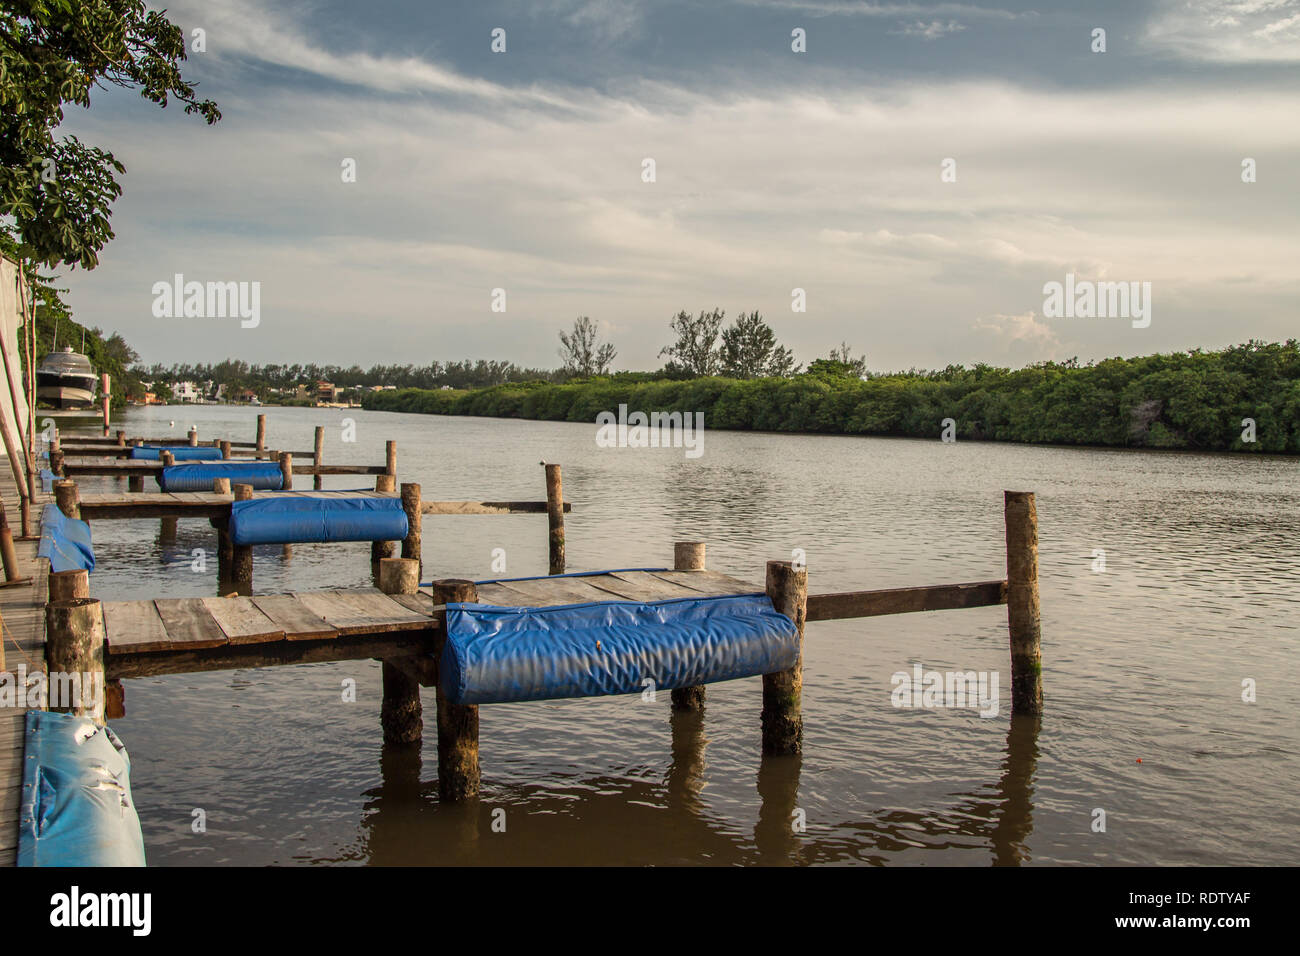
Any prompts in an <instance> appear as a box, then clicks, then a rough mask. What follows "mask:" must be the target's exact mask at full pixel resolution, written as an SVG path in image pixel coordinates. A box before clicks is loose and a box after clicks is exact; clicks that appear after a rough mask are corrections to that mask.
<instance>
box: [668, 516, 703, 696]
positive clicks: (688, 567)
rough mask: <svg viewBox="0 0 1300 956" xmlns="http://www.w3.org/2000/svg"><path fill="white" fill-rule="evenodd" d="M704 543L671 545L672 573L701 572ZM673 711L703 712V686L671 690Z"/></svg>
mask: <svg viewBox="0 0 1300 956" xmlns="http://www.w3.org/2000/svg"><path fill="white" fill-rule="evenodd" d="M704 551H705V548H704V542H703V541H678V542H676V543H674V544H673V570H674V571H703V570H704ZM672 696H673V710H703V709H704V685H703V684H697V685H695V686H693V687H676V688H674V689H673V695H672Z"/></svg>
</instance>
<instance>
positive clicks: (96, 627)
mask: <svg viewBox="0 0 1300 956" xmlns="http://www.w3.org/2000/svg"><path fill="white" fill-rule="evenodd" d="M45 664H46V668H47V669H48V671H49V677H50V682H51V684H50V701H49V703H50V710H53V711H59V712H62V713H71V714H76V715H77V716H79V717H89V718H90V719H91V720H93V721H94V722H95V723H96V724H98V725H99V726H101V727H102V726H103V725H104V693H103V689H104V615H103V612H102V611H101V609H100V606H99V601H97V600H95V599H94V598H77V599H75V600H72V601H58V602H56V603H52V604H47V605H46V606H45ZM74 675H75V680H73V679H71V678H73V677H74ZM87 679H89V682H90V684H91V686H89V687H87V686H85V685H86V682H87ZM55 681H58V682H59V683H58V684H55ZM96 684H97V685H98V690H99V691H100V692H99V693H95V690H96V687H95V685H96ZM56 689H57V690H58V691H59V692H56ZM74 689H76V690H80V692H81V693H80V695H79V699H75V700H67V699H62V698H64V694H63V693H62V691H64V690H69V691H70V690H74Z"/></svg>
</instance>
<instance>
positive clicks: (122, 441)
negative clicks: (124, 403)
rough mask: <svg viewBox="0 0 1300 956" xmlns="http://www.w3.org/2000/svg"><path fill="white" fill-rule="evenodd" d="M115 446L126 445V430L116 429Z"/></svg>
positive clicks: (121, 446)
mask: <svg viewBox="0 0 1300 956" xmlns="http://www.w3.org/2000/svg"><path fill="white" fill-rule="evenodd" d="M117 447H118V448H125V447H126V432H124V431H122V429H120V428H119V429H118V430H117Z"/></svg>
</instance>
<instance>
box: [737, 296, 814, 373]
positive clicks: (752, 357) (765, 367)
mask: <svg viewBox="0 0 1300 956" xmlns="http://www.w3.org/2000/svg"><path fill="white" fill-rule="evenodd" d="M795 370H796V369H795V364H794V355H793V354H792V353H791V352H790V350H789V349H787V348H785V347H784V346H781V345H778V344H777V342H776V333H775V332H773V331H772V327H771V326H770V325H768V324H767V323H766V322H764V321H763V317H762V316H761V315H759V314H758V312H757V311H754V312H750V313H749V314H748V315H746V314H745V313H744V312H742V313H741V314H740V315H739V316H738V317H737V319H736V322H735V324H734V325H732V326H730V327H729V328H727V329H725V330H724V331H723V333H722V374H723V375H728V376H730V377H732V378H768V377H785V376H788V375H792V374H794V372H795Z"/></svg>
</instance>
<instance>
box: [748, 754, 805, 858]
mask: <svg viewBox="0 0 1300 956" xmlns="http://www.w3.org/2000/svg"><path fill="white" fill-rule="evenodd" d="M802 768H803V757H802V756H801V755H799V754H797V753H794V754H781V755H769V754H764V755H763V757H762V759H761V760H760V761H759V764H758V795H759V797H760V799H761V800H762V804H761V805H760V806H759V808H758V822H757V823H755V824H754V846H755V847H756V848H757V850H758V860H759V862H760V863H768V864H771V863H802V862H803V836H802V834H801V833H800V832H797V831H796V830H795V825H796V818H795V813H796V811H797V810H799V774H800V771H801V769H802ZM798 822H799V825H800V826H802V821H798Z"/></svg>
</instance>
